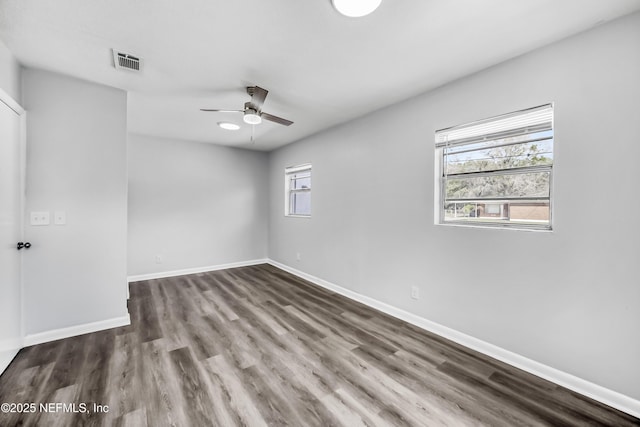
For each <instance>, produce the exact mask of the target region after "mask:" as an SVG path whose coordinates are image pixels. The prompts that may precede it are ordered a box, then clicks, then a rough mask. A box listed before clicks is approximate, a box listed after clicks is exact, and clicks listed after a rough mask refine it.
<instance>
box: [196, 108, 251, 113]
mask: <svg viewBox="0 0 640 427" xmlns="http://www.w3.org/2000/svg"><path fill="white" fill-rule="evenodd" d="M200 111H213V112H216V113H244V110H213V109H210V108H201V109H200Z"/></svg>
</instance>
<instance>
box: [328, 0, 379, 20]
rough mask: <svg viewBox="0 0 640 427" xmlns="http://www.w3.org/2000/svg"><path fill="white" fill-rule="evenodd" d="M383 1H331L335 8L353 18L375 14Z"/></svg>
mask: <svg viewBox="0 0 640 427" xmlns="http://www.w3.org/2000/svg"><path fill="white" fill-rule="evenodd" d="M381 2H382V0H331V3H333V7H334V8H335V9H336V10H337V11H338V12H340V13H341V14H343V15H344V16H349V17H351V18H358V17H360V16H365V15H368V14H370V13H371V12H373V11H374V10H376V9H377V8H378V6H380V3H381Z"/></svg>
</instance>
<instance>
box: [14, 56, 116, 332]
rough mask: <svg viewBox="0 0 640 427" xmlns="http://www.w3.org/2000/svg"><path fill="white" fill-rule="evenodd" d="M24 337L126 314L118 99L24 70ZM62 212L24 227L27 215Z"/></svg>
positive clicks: (112, 94)
mask: <svg viewBox="0 0 640 427" xmlns="http://www.w3.org/2000/svg"><path fill="white" fill-rule="evenodd" d="M23 101H24V107H25V109H26V110H27V181H26V186H27V189H26V213H25V224H26V226H25V237H26V238H27V239H28V240H29V241H30V242H31V243H32V244H33V247H32V248H31V249H29V251H27V252H26V253H25V254H24V257H23V260H24V264H23V266H24V273H23V274H24V282H23V283H24V284H23V286H24V295H25V315H26V318H25V323H26V325H25V326H26V333H27V334H28V335H29V334H36V333H41V332H46V331H51V330H55V329H60V328H67V327H76V326H78V325H84V324H87V323H91V322H101V321H108V320H110V319H116V318H122V317H124V316H127V306H126V251H127V241H126V239H127V169H126V167H127V163H126V162H127V160H126V148H127V147H126V102H127V99H126V93H125V92H123V91H121V90H117V89H113V88H109V87H106V86H100V85H96V84H93V83H89V82H85V81H81V80H76V79H73V78H70V77H64V76H61V75H58V74H53V73H49V72H46V71H41V70H34V69H28V68H27V69H24V70H23ZM31 211H49V212H51V214H52V215H53V212H54V211H65V212H66V215H67V224H66V225H64V226H63V225H53V217H52V224H51V225H48V226H31V225H29V212H31Z"/></svg>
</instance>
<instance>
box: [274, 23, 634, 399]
mask: <svg viewBox="0 0 640 427" xmlns="http://www.w3.org/2000/svg"><path fill="white" fill-rule="evenodd" d="M638 76H640V14H634V15H631V16H628V17H625V18H622V19H620V20H617V21H614V22H611V23H609V24H606V25H604V26H601V27H597V28H595V29H592V30H590V31H588V32H585V33H582V34H579V35H577V36H574V37H572V38H569V39H566V40H563V41H561V42H558V43H556V44H553V45H550V46H547V47H545V48H542V49H539V50H536V51H534V52H531V53H529V54H526V55H524V56H521V57H518V58H515V59H513V60H510V61H507V62H505V63H502V64H500V65H497V66H495V67H492V68H490V69H487V70H485V71H483V72H480V73H477V74H474V75H471V76H469V77H466V78H463V79H461V80H458V81H456V82H453V83H451V84H448V85H446V86H443V87H441V88H438V89H436V90H433V91H431V92H429V93H426V94H423V95H420V96H418V97H415V98H412V99H411V100H408V101H405V102H402V103H400V104H397V105H394V106H391V107H388V108H386V109H384V110H380V111H377V112H375V113H372V114H370V115H368V116H365V117H363V118H361V119H359V120H356V121H353V122H349V123H347V124H345V125H342V126H340V127H337V128H334V129H331V130H328V131H325V132H323V133H320V134H317V135H315V136H311V137H309V138H306V139H304V140H302V141H299V142H296V143H294V144H291V145H289V146H286V147H283V148H281V149H279V150H277V151H275V152H272V153H271V154H270V172H269V173H270V177H269V180H270V183H271V184H270V185H271V186H270V199H271V201H272V203H271V207H270V212H271V215H270V225H269V235H270V243H269V256H270V258H271V259H273V260H275V261H278V262H280V263H282V264H285V265H288V266H291V267H293V268H296V269H298V270H300V271H303V272H305V273H307V274H310V275H313V276H316V277H318V278H321V279H324V280H327V281H329V282H332V283H334V284H336V285H339V286H341V287H344V288H347V289H350V290H352V291H355V292H358V293H360V294H363V295H365V296H368V297H371V298H374V299H376V300H378V301H381V302H384V303H387V304H390V305H392V306H395V307H398V308H400V309H403V310H406V311H408V312H410V313H413V314H415V315H418V316H420V317H422V318H425V319H428V320H431V321H433V322H436V323H439V324H441V325H444V326H446V327H449V328H452V329H454V330H457V331H460V332H463V333H465V334H467V335H470V336H472V337H475V338H478V339H480V340H483V341H485V342H488V343H491V344H494V345H496V346H499V347H501V348H503V349H506V350H509V351H511V352H514V353H516V354H519V355H522V356H525V357H527V358H529V359H532V360H534V361H537V362H540V363H543V364H545V365H547V366H550V367H553V368H556V369H559V370H561V371H564V372H567V373H569V374H572V375H575V376H577V377H580V378H582V379H585V380H587V381H590V382H592V383H595V384H598V385H600V386H603V387H606V388H608V389H610V390H614V391H617V392H619V393H622V394H624V395H627V396H629V397H631V398H634V399H640V381H638V379H639V378H640V364H639V363H638V360H640V340H639V339H638V337H639V336H640V310H638V302H639V301H640V286H638V271H637V268H638V254H639V250H638V239H639V237H640V222H639V221H637V220H636V216H637V214H638V212H640V197H637V196H638V188H637V187H638V183H640V172H639V169H640V168H639V167H638V164H639V162H640V144H639V143H638V138H639V136H640V120H639V118H640V104H639V102H638V100H640V78H638ZM548 102H554V103H555V161H554V163H555V164H554V178H553V198H554V211H553V214H554V224H553V225H554V231H553V232H523V231H514V230H502V229H479V228H462V227H454V226H440V225H435V224H434V160H435V159H434V132H435V131H436V130H437V129H442V128H446V127H449V126H454V125H458V124H462V123H466V122H470V121H474V120H479V119H483V118H487V117H491V116H495V115H499V114H503V113H508V112H512V111H516V110H520V109H524V108H528V107H533V106H537V105H541V104H544V103H548ZM301 163H311V164H312V165H313V176H312V188H313V189H312V217H311V218H310V219H305V218H289V217H285V216H284V215H283V206H284V199H283V198H284V192H283V173H284V168H285V167H286V166H290V165H296V164H301ZM297 253H299V254H300V258H301V259H300V260H297V259H296V254H297ZM411 286H417V287H418V288H419V289H420V299H419V300H414V299H411V298H410V288H411Z"/></svg>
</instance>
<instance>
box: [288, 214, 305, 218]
mask: <svg viewBox="0 0 640 427" xmlns="http://www.w3.org/2000/svg"><path fill="white" fill-rule="evenodd" d="M284 216H285V218H311V215H288V214H285V215H284Z"/></svg>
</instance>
